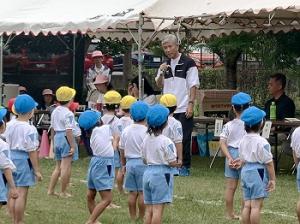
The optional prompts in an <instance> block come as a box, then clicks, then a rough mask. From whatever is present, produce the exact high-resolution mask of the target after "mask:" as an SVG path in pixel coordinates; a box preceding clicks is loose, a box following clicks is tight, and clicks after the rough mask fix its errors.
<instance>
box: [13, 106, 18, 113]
mask: <svg viewBox="0 0 300 224" xmlns="http://www.w3.org/2000/svg"><path fill="white" fill-rule="evenodd" d="M11 112H13V114H14V115H18V114H17V112H16V109H15V105H12V107H11Z"/></svg>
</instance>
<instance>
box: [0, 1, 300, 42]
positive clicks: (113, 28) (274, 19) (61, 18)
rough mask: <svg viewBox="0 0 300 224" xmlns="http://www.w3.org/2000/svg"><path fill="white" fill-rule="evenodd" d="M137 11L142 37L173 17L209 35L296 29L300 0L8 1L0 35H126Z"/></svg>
mask: <svg viewBox="0 0 300 224" xmlns="http://www.w3.org/2000/svg"><path fill="white" fill-rule="evenodd" d="M140 13H143V15H144V17H145V20H144V25H143V33H144V34H143V35H144V36H143V37H144V39H145V38H146V37H147V36H149V35H150V34H151V31H154V30H156V31H161V30H165V31H174V32H176V31H178V30H182V27H180V26H179V25H180V24H179V25H178V23H176V21H177V22H178V21H181V24H183V25H186V27H187V28H189V29H191V31H192V32H193V35H194V36H204V37H209V36H210V35H213V34H217V35H220V34H224V33H228V32H232V31H233V32H237V33H238V32H240V30H242V29H244V30H246V31H247V30H248V31H260V30H268V29H270V28H271V27H270V24H271V25H272V26H273V27H274V29H275V30H287V29H288V30H290V29H293V28H296V29H298V28H299V19H300V0H252V1H249V0H233V1H230V3H229V2H228V1H225V0H184V1H183V0H144V1H143V0H126V1H124V0H109V1H107V0H88V1H82V0H63V1H61V0H26V1H24V0H10V1H5V2H4V3H2V5H1V8H0V35H1V34H3V33H5V34H11V33H16V34H19V33H25V34H29V33H32V34H34V35H37V34H39V33H44V34H45V35H46V34H49V33H51V34H57V33H62V34H64V33H68V32H72V33H76V32H81V33H86V32H90V33H98V34H97V35H100V36H103V37H108V36H109V37H112V38H120V39H122V38H126V39H129V38H131V35H130V34H129V33H128V28H129V29H131V31H132V32H133V33H134V31H137V22H138V20H139V14H140ZM183 18H185V19H184V20H183ZM186 18H189V19H186ZM269 18H270V21H269ZM182 20H183V21H182ZM174 21H175V24H174ZM266 25H267V26H266ZM200 31H201V32H200ZM158 37H160V36H159V35H158Z"/></svg>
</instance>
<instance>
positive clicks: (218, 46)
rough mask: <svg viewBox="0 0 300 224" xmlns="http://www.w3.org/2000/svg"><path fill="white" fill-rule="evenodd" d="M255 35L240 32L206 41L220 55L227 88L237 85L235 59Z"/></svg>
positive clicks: (234, 87)
mask: <svg viewBox="0 0 300 224" xmlns="http://www.w3.org/2000/svg"><path fill="white" fill-rule="evenodd" d="M254 38H255V35H253V34H247V33H241V34H240V35H236V34H232V35H230V36H225V37H220V38H213V39H211V40H209V41H208V43H207V45H208V47H209V48H210V49H211V50H212V51H213V52H215V53H217V54H218V55H219V56H220V59H221V61H222V62H223V63H224V66H225V75H226V83H227V88H229V89H236V87H237V61H238V59H239V58H240V56H241V54H242V53H243V52H245V51H246V50H247V49H249V48H250V46H251V44H252V42H253V40H254Z"/></svg>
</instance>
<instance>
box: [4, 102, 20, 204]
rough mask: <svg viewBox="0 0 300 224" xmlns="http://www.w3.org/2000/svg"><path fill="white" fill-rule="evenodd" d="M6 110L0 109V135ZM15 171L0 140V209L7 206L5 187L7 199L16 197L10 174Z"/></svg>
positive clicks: (6, 149) (8, 152) (8, 153)
mask: <svg viewBox="0 0 300 224" xmlns="http://www.w3.org/2000/svg"><path fill="white" fill-rule="evenodd" d="M6 112H7V110H6V109H5V108H3V107H2V108H0V134H3V132H4V131H5V122H4V120H3V119H4V117H5V116H6ZM15 170H16V167H15V165H14V164H13V162H12V161H11V159H10V151H9V146H8V144H7V143H6V142H5V141H3V140H2V138H0V208H1V206H2V205H6V204H7V193H8V192H7V187H6V183H7V184H8V189H9V198H11V199H12V200H15V199H16V198H17V197H18V191H17V188H16V186H15V183H14V180H13V176H12V172H13V171H15Z"/></svg>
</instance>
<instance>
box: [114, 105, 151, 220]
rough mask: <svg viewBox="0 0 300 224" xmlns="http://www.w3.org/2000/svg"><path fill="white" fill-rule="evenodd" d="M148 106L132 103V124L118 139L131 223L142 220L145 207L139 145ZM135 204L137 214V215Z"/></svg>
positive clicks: (144, 134)
mask: <svg viewBox="0 0 300 224" xmlns="http://www.w3.org/2000/svg"><path fill="white" fill-rule="evenodd" d="M147 112H148V105H147V104H146V103H145V102H143V101H138V102H136V103H133V104H132V105H131V107H130V115H131V118H132V119H133V121H134V123H133V124H131V125H129V126H128V127H126V128H125V129H124V131H123V132H122V135H121V138H120V146H119V148H120V151H121V163H122V166H123V167H125V164H126V172H125V189H126V190H127V191H129V196H128V206H129V215H130V218H131V220H132V221H136V219H137V218H138V219H140V220H143V218H144V215H145V205H144V197H143V175H144V171H145V164H144V163H143V159H142V149H141V145H142V143H143V140H144V139H145V137H146V135H147V126H146V115H147ZM123 170H124V171H125V169H124V168H123ZM137 204H138V208H139V212H138V215H137Z"/></svg>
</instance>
